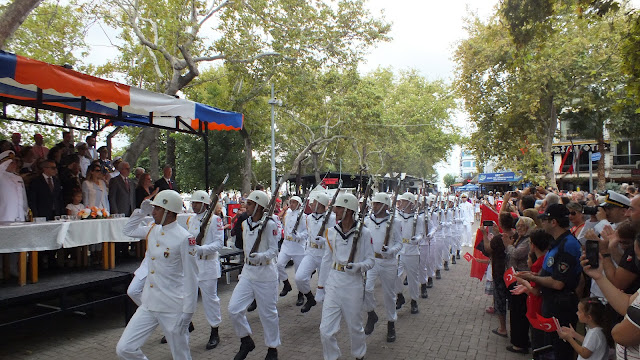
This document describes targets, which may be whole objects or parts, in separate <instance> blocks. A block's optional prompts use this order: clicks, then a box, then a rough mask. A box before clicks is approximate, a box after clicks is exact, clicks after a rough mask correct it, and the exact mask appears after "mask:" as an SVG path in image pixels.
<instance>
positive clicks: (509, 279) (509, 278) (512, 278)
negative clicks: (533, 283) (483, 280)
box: [504, 266, 516, 287]
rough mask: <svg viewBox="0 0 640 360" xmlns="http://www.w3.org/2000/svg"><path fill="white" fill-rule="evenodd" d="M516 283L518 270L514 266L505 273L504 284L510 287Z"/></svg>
mask: <svg viewBox="0 0 640 360" xmlns="http://www.w3.org/2000/svg"><path fill="white" fill-rule="evenodd" d="M514 282H516V270H515V269H514V268H513V266H512V267H510V268H509V270H507V271H505V272H504V284H505V285H506V286H507V287H509V286H510V285H511V284H513V283H514Z"/></svg>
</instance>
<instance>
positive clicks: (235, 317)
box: [229, 276, 280, 348]
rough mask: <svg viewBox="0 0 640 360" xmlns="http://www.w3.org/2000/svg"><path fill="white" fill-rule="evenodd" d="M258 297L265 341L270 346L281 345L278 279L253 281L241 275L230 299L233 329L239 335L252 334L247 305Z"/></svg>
mask: <svg viewBox="0 0 640 360" xmlns="http://www.w3.org/2000/svg"><path fill="white" fill-rule="evenodd" d="M253 299H256V303H257V305H258V314H259V315H260V322H261V323H262V329H263V330H264V343H265V344H266V345H267V346H268V347H272V348H275V347H278V346H279V345H280V327H279V323H278V308H277V307H276V302H277V301H278V281H277V280H273V281H251V280H247V278H245V277H244V276H240V281H238V284H237V285H236V287H235V289H233V294H231V299H230V300H229V317H230V318H231V323H232V324H233V329H234V330H235V332H236V335H237V336H239V337H241V338H242V337H245V336H247V335H251V326H249V322H248V321H247V307H249V305H250V304H251V303H252V302H253Z"/></svg>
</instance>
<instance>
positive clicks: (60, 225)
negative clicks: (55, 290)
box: [0, 218, 140, 253]
mask: <svg viewBox="0 0 640 360" xmlns="http://www.w3.org/2000/svg"><path fill="white" fill-rule="evenodd" d="M127 221H129V219H128V218H118V219H99V220H76V221H66V222H59V221H56V222H53V221H50V222H46V223H17V224H10V225H3V226H0V253H14V252H22V251H43V250H56V249H60V248H62V247H64V248H72V247H77V246H83V245H92V244H99V243H102V242H131V241H139V240H140V239H133V238H130V237H127V236H124V235H123V234H122V228H123V227H124V225H125V224H126V223H127Z"/></svg>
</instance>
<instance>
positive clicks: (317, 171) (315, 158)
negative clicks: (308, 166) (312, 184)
mask: <svg viewBox="0 0 640 360" xmlns="http://www.w3.org/2000/svg"><path fill="white" fill-rule="evenodd" d="M319 155H320V153H317V152H315V151H312V152H311V161H312V164H313V175H314V176H315V177H316V185H320V181H321V179H320V169H318V156H319Z"/></svg>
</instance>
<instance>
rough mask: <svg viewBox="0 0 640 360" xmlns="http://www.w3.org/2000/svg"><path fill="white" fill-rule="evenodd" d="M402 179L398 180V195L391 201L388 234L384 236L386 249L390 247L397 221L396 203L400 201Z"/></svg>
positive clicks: (394, 195)
mask: <svg viewBox="0 0 640 360" xmlns="http://www.w3.org/2000/svg"><path fill="white" fill-rule="evenodd" d="M400 181H401V180H400V178H398V184H397V185H396V193H395V194H393V201H391V209H389V221H387V232H386V233H385V234H384V247H387V246H389V238H390V237H391V227H392V226H393V223H394V221H395V219H396V202H397V201H398V193H399V192H400V191H399V190H400Z"/></svg>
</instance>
